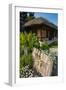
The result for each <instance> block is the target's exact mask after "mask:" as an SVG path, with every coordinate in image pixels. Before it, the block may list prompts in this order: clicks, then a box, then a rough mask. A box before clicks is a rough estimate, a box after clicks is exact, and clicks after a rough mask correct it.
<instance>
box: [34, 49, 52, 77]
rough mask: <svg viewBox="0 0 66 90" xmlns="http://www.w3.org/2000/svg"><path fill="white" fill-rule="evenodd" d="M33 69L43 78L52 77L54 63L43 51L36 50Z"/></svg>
mask: <svg viewBox="0 0 66 90" xmlns="http://www.w3.org/2000/svg"><path fill="white" fill-rule="evenodd" d="M32 57H33V61H34V64H33V67H34V68H35V69H36V71H37V72H38V73H40V74H41V76H50V75H51V73H52V67H53V61H52V60H50V58H49V56H48V55H46V54H45V53H44V52H43V51H40V50H39V49H36V48H34V49H33V52H32Z"/></svg>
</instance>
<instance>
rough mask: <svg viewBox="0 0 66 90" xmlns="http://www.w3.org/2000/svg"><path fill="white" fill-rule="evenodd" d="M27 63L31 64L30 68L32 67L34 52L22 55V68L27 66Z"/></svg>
mask: <svg viewBox="0 0 66 90" xmlns="http://www.w3.org/2000/svg"><path fill="white" fill-rule="evenodd" d="M26 65H29V67H30V68H32V65H33V61H32V54H31V53H30V54H28V55H25V54H24V55H22V56H21V57H20V68H22V67H25V66H26Z"/></svg>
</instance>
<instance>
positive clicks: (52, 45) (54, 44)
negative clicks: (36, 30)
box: [49, 41, 58, 48]
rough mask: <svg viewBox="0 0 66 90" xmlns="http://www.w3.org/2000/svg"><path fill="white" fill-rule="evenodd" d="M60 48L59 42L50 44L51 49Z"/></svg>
mask: <svg viewBox="0 0 66 90" xmlns="http://www.w3.org/2000/svg"><path fill="white" fill-rule="evenodd" d="M57 46H58V42H57V41H55V42H52V43H51V44H49V47H51V48H52V47H57Z"/></svg>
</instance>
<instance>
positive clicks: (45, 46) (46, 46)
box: [41, 42, 49, 50]
mask: <svg viewBox="0 0 66 90" xmlns="http://www.w3.org/2000/svg"><path fill="white" fill-rule="evenodd" d="M41 49H42V50H49V45H48V43H47V42H44V43H43V44H42V45H41Z"/></svg>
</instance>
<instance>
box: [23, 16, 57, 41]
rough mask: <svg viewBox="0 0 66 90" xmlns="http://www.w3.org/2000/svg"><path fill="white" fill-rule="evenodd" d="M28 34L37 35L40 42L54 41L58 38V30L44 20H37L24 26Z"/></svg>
mask: <svg viewBox="0 0 66 90" xmlns="http://www.w3.org/2000/svg"><path fill="white" fill-rule="evenodd" d="M24 28H25V29H24V30H25V31H26V32H28V33H29V32H33V33H36V35H37V37H38V38H39V40H40V41H43V40H45V39H46V40H52V39H54V38H57V36H58V28H57V26H56V25H54V24H53V23H51V22H49V21H48V20H46V19H44V18H41V17H40V18H35V19H32V20H30V21H28V22H26V23H25V24H24Z"/></svg>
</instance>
